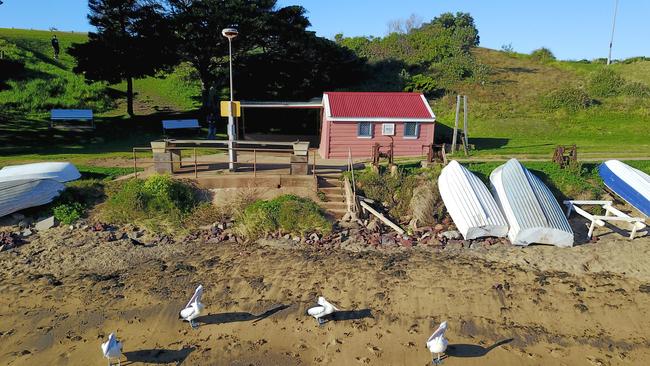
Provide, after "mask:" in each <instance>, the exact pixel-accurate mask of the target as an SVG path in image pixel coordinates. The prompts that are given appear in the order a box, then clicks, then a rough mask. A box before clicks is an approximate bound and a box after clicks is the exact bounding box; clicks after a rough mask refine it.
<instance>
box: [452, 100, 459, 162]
mask: <svg viewBox="0 0 650 366" xmlns="http://www.w3.org/2000/svg"><path fill="white" fill-rule="evenodd" d="M459 114H460V95H456V120H455V122H454V135H453V136H452V138H451V153H452V154H453V153H455V152H456V135H458V118H459Z"/></svg>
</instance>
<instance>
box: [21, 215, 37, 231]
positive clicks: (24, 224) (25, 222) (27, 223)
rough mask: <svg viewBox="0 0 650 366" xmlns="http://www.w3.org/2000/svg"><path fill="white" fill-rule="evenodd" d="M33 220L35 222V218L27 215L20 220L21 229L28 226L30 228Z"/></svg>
mask: <svg viewBox="0 0 650 366" xmlns="http://www.w3.org/2000/svg"><path fill="white" fill-rule="evenodd" d="M33 222H34V220H32V219H31V218H29V217H26V218H24V219H22V220H20V222H18V227H19V228H21V229H26V228H28V227H29V226H30V225H31V224H32V223H33Z"/></svg>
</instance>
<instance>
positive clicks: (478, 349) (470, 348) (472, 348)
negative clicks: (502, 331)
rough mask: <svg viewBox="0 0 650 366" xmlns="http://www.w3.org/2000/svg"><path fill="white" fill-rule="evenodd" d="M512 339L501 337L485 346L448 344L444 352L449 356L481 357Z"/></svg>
mask: <svg viewBox="0 0 650 366" xmlns="http://www.w3.org/2000/svg"><path fill="white" fill-rule="evenodd" d="M512 341H513V339H512V338H508V339H503V340H500V341H498V342H496V343H495V344H493V345H491V346H490V347H487V348H486V347H483V346H479V345H477V344H450V345H449V347H447V352H445V353H446V354H447V355H448V356H449V357H483V356H485V355H487V354H488V353H489V352H490V351H492V350H493V349H495V348H497V347H499V346H502V345H504V344H508V343H510V342H512Z"/></svg>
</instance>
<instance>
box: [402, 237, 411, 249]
mask: <svg viewBox="0 0 650 366" xmlns="http://www.w3.org/2000/svg"><path fill="white" fill-rule="evenodd" d="M399 244H400V245H401V246H403V247H404V248H411V247H413V242H412V241H411V240H410V239H404V238H401V239H400V240H399Z"/></svg>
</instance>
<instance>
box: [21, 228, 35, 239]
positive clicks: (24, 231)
mask: <svg viewBox="0 0 650 366" xmlns="http://www.w3.org/2000/svg"><path fill="white" fill-rule="evenodd" d="M32 234H34V232H33V231H31V230H30V229H25V230H23V232H22V233H21V235H22V236H23V237H24V238H26V237H28V236H30V235H32Z"/></svg>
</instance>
